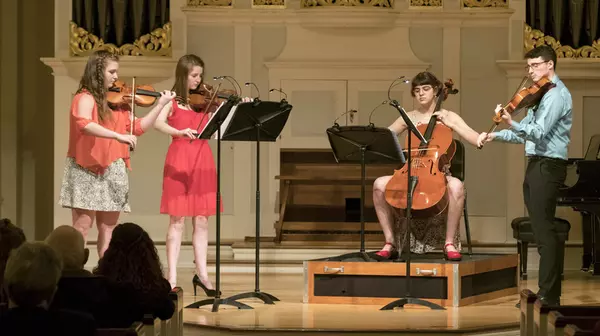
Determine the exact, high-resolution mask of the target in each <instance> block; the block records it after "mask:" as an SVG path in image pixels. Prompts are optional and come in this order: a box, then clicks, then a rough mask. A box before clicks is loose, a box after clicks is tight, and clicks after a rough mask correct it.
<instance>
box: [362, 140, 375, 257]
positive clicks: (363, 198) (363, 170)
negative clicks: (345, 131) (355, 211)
mask: <svg viewBox="0 0 600 336" xmlns="http://www.w3.org/2000/svg"><path fill="white" fill-rule="evenodd" d="M366 150H367V148H366V147H365V146H361V147H360V181H361V183H360V256H361V258H362V259H363V260H364V261H373V259H371V257H369V255H368V254H367V252H366V251H365V183H366V172H365V170H366V167H365V165H366V163H365V151H366Z"/></svg>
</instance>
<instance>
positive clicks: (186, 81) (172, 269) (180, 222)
mask: <svg viewBox="0 0 600 336" xmlns="http://www.w3.org/2000/svg"><path fill="white" fill-rule="evenodd" d="M203 75H204V61H203V60H202V59H201V58H200V57H198V56H196V55H193V54H188V55H184V56H182V57H181V58H180V59H179V61H178V62H177V65H176V68H175V83H174V84H173V91H175V92H177V94H178V95H177V97H175V98H174V99H172V100H171V101H170V102H169V103H168V104H167V105H166V106H165V107H164V108H163V110H162V112H161V113H160V115H159V116H158V118H157V119H156V122H155V124H154V127H155V128H156V129H157V130H159V131H160V132H162V133H165V134H167V135H169V136H170V137H171V138H172V141H171V144H170V146H169V149H168V151H167V155H166V158H165V165H164V170H163V188H162V197H161V202H160V213H161V214H168V215H169V228H168V231H167V264H168V269H169V270H168V280H169V282H170V283H171V286H172V287H175V286H176V284H177V261H178V259H179V250H180V246H181V240H182V234H183V230H184V226H185V223H184V221H185V218H186V217H191V219H192V225H193V233H192V246H193V248H194V259H195V264H196V274H195V275H194V278H193V280H192V283H193V285H194V293H195V292H196V286H199V287H200V288H202V289H203V290H204V292H205V293H206V295H207V296H215V294H216V292H215V290H214V287H213V285H212V283H211V281H210V279H209V277H208V270H207V260H206V259H207V250H208V218H209V217H210V216H213V215H215V214H216V212H217V211H221V212H222V211H223V209H222V207H223V203H221V209H217V204H216V192H217V171H216V167H215V162H214V157H213V153H212V150H211V148H210V146H209V143H208V140H205V139H198V138H197V136H198V133H200V132H201V131H202V129H203V128H204V127H205V126H206V124H207V123H208V121H209V119H210V115H211V113H214V112H215V111H216V108H217V107H218V104H219V103H220V102H222V101H223V100H222V99H219V98H216V99H215V97H216V94H217V92H213V88H212V87H211V86H210V85H207V84H205V83H203V80H202V78H203ZM231 92H232V91H231V90H229V91H228V92H220V93H231ZM249 100H250V99H249V98H244V99H243V101H249ZM211 102H214V103H216V104H212V103H211Z"/></svg>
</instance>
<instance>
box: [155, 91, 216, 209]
mask: <svg viewBox="0 0 600 336" xmlns="http://www.w3.org/2000/svg"><path fill="white" fill-rule="evenodd" d="M208 120H209V115H208V114H205V113H197V112H194V111H192V110H188V109H183V108H181V107H179V105H178V104H177V101H175V100H173V108H172V112H171V116H169V118H167V123H168V124H169V125H170V126H171V127H174V128H176V129H178V130H181V129H186V128H191V129H196V128H197V127H198V123H201V125H200V128H199V130H202V129H203V128H204V126H205V125H206V124H207V123H208ZM216 194H217V170H216V167H215V161H214V157H213V154H212V150H211V149H210V146H209V144H208V140H203V139H195V140H192V141H191V142H190V139H189V138H187V137H185V138H184V137H174V138H173V141H172V142H171V145H170V146H169V149H168V151H167V156H166V158H165V166H164V171H163V191H162V197H161V202H160V213H162V214H169V215H171V216H182V217H192V216H206V217H208V216H212V215H215V214H216V209H217V202H216ZM220 208H221V209H220V211H221V212H222V211H223V203H221V207H220Z"/></svg>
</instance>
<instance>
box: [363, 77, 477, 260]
mask: <svg viewBox="0 0 600 336" xmlns="http://www.w3.org/2000/svg"><path fill="white" fill-rule="evenodd" d="M411 87H412V91H411V95H412V96H413V97H414V98H415V105H416V108H415V110H413V111H410V112H407V114H408V116H409V118H410V120H411V121H412V122H413V123H414V124H415V126H417V127H419V126H421V125H424V126H427V125H428V124H429V123H430V120H432V118H436V119H437V121H436V123H437V125H436V126H435V127H436V128H437V127H442V126H444V125H445V126H447V127H448V128H449V129H450V130H449V131H448V132H449V134H450V137H449V140H448V141H449V142H451V141H452V139H451V134H452V131H455V132H456V133H458V135H459V136H461V137H462V138H464V139H465V140H467V142H469V143H470V144H472V145H474V146H475V145H476V143H477V137H478V135H479V134H478V133H477V132H475V131H474V130H473V129H471V128H470V127H469V126H468V125H467V124H466V123H465V122H464V120H463V119H462V118H461V117H460V116H459V115H458V114H456V113H454V112H452V111H448V110H445V109H441V110H440V111H436V105H437V104H436V96H437V95H438V93H441V92H440V90H442V89H443V87H442V83H441V82H440V81H439V80H438V79H437V78H436V77H435V75H433V74H432V73H430V72H421V73H419V74H417V75H416V76H415V77H414V78H413V79H412V81H411ZM440 125H441V126H440ZM389 129H390V130H391V131H392V132H394V133H395V134H396V135H398V136H399V135H400V134H401V133H403V132H404V131H406V129H407V125H406V123H405V122H404V119H403V118H402V117H400V118H398V119H397V120H396V121H395V122H394V123H393V124H392V125H391V126H389ZM415 142H416V143H417V144H416V145H418V142H419V140H417V138H416V137H414V135H413V140H412V144H411V146H412V145H414V144H415ZM412 161H413V170H414V169H415V168H414V167H416V166H415V164H416V165H418V164H419V163H418V161H417V160H416V159H415V153H413V154H412ZM442 170H443V171H442V174H443V175H442V176H441V178H442V180H441V181H442V184H440V185H439V186H438V187H439V188H440V189H441V190H440V193H441V194H444V193H447V199H448V204H447V207H446V208H447V217H446V216H437V215H436V216H433V217H430V218H414V213H413V216H412V217H413V218H412V220H411V233H410V236H411V239H410V243H409V244H410V250H411V252H413V253H427V252H430V251H433V250H434V249H437V248H440V247H441V246H443V250H444V255H445V257H446V258H447V259H449V260H460V259H461V258H462V256H461V254H460V252H459V249H460V239H459V230H458V224H459V221H460V217H461V214H462V210H463V205H464V186H463V183H462V182H461V181H460V180H459V179H457V178H456V177H453V176H451V174H450V171H449V165H445V166H444V167H443V169H442ZM411 175H413V176H414V172H411ZM392 178H393V176H382V177H379V178H377V179H376V180H375V183H374V185H373V203H374V206H375V211H376V213H377V218H378V219H379V223H380V224H381V228H382V230H383V234H384V236H385V245H384V247H383V249H382V250H381V251H379V252H377V253H376V254H377V255H378V256H379V258H382V259H393V258H396V257H397V256H398V247H397V246H396V244H395V242H394V234H393V224H394V223H395V217H396V213H395V211H396V210H395V209H394V207H392V206H391V204H390V203H388V201H387V199H386V189H388V188H389V187H390V186H389V183H390V181H392ZM405 178H406V176H402V177H401V179H402V181H403V179H405ZM444 179H445V180H444ZM418 183H420V184H421V186H423V183H426V182H423V181H419V182H418ZM425 187H428V188H429V189H431V186H425ZM434 188H435V187H434ZM443 188H447V191H445V190H443ZM387 193H389V190H387ZM404 199H406V195H404ZM444 218H446V220H445V221H442V219H444Z"/></svg>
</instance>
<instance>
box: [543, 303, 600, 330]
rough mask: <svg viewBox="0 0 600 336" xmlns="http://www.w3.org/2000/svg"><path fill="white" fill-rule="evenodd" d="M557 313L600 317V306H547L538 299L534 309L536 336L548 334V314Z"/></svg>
mask: <svg viewBox="0 0 600 336" xmlns="http://www.w3.org/2000/svg"><path fill="white" fill-rule="evenodd" d="M551 311H557V312H559V313H561V314H563V315H565V316H592V314H596V315H600V306H546V305H542V302H541V301H540V300H539V299H538V300H536V301H535V304H534V307H533V322H534V323H535V326H534V335H546V334H547V333H548V314H550V312H551Z"/></svg>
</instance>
